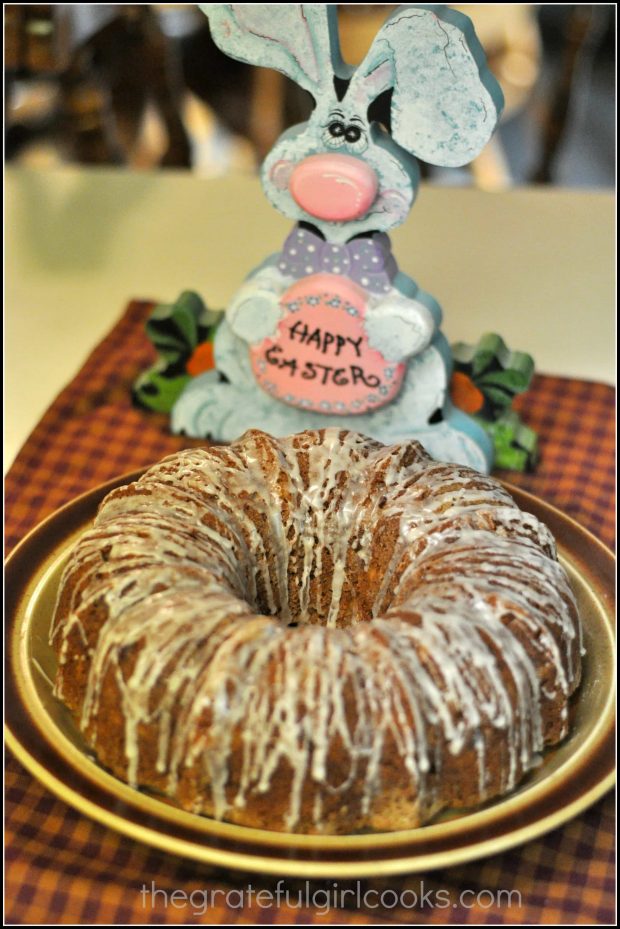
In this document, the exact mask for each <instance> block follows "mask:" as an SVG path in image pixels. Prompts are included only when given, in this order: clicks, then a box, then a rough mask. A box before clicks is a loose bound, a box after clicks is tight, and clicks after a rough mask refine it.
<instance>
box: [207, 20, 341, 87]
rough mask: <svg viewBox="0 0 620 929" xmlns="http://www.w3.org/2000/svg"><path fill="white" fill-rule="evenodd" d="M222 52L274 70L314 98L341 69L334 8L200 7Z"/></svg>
mask: <svg viewBox="0 0 620 929" xmlns="http://www.w3.org/2000/svg"><path fill="white" fill-rule="evenodd" d="M199 6H200V9H201V10H202V11H203V13H205V14H206V15H207V16H208V18H209V25H210V27H211V35H212V37H213V41H214V42H215V44H216V45H217V46H218V48H219V49H221V51H223V52H225V54H227V55H230V57H231V58H236V59H237V60H238V61H244V62H246V63H247V64H253V65H260V66H262V67H264V68H275V70H276V71H282V72H283V73H284V74H286V75H287V77H290V78H291V79H292V80H294V81H295V83H297V84H299V85H300V86H301V87H303V88H304V89H305V90H308V91H309V92H310V93H311V94H313V95H316V93H317V92H319V91H321V90H322V89H323V88H325V87H326V86H329V88H330V89H332V90H333V75H334V68H336V69H337V70H338V69H339V67H340V53H339V50H338V28H337V24H336V20H335V13H336V8H335V7H333V6H329V5H326V4H321V3H272V4H269V3H200V4H199Z"/></svg>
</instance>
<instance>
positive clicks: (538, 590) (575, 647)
mask: <svg viewBox="0 0 620 929" xmlns="http://www.w3.org/2000/svg"><path fill="white" fill-rule="evenodd" d="M51 641H52V643H53V646H54V648H55V650H56V652H57V655H58V673H57V679H56V694H57V696H58V697H59V698H60V699H61V700H62V701H64V703H65V704H66V705H67V706H68V707H69V708H70V709H71V711H72V712H73V714H74V715H75V716H76V718H77V719H78V721H79V724H80V726H81V729H82V731H83V733H84V736H85V739H86V740H87V742H88V744H89V745H90V746H92V749H93V750H94V752H95V753H96V756H97V758H98V760H99V761H100V763H101V764H102V765H104V766H105V767H106V768H108V769H109V770H111V771H112V772H113V773H114V774H116V775H117V776H118V777H120V778H122V779H123V780H124V781H126V782H127V783H129V784H130V785H132V786H133V787H145V788H150V789H151V790H155V791H159V792H161V793H163V794H165V795H167V796H168V797H170V798H173V799H174V800H175V801H176V802H177V803H178V804H179V805H180V806H181V807H183V808H185V809H187V810H190V811H193V812H196V813H202V814H206V815H208V816H212V817H215V818H217V819H220V820H227V821H229V822H235V823H240V824H244V825H249V826H257V827H263V828H266V829H275V830H288V831H293V832H309V833H312V832H326V833H350V832H356V831H360V830H366V829H379V830H392V829H401V828H406V827H414V826H418V825H421V824H424V823H426V822H428V820H429V819H430V818H431V817H432V816H433V815H434V814H435V813H436V812H437V811H438V810H440V809H441V808H443V807H451V808H457V807H471V806H473V805H476V804H480V803H482V802H483V801H485V800H487V799H489V798H492V797H497V796H499V795H502V794H504V793H506V792H507V791H510V790H511V789H512V788H513V787H515V785H516V784H518V783H519V781H520V780H521V779H522V777H523V776H524V774H525V773H526V772H527V771H528V770H529V769H531V768H532V767H533V766H535V765H536V764H537V763H538V762H539V760H540V752H541V750H542V749H543V747H544V746H545V745H549V744H552V743H555V742H557V741H558V740H559V739H561V738H562V737H563V736H564V735H565V734H566V732H567V728H568V716H567V709H568V700H569V697H570V695H571V694H572V693H573V691H574V690H575V688H576V687H577V685H578V683H579V678H580V667H581V630H580V625H579V619H578V616H577V611H576V606H575V600H574V597H573V594H572V592H571V589H570V587H569V583H568V580H567V577H566V575H565V572H564V570H563V569H562V567H561V566H560V565H559V563H558V561H557V558H556V553H555V545H554V541H553V539H552V537H551V535H550V533H549V531H548V530H547V529H546V528H545V526H543V525H542V524H541V523H540V522H539V521H538V520H537V519H536V518H535V517H534V516H532V515H529V514H527V513H524V512H522V511H521V510H520V509H519V508H518V507H517V506H516V504H515V503H514V501H513V500H512V498H511V497H510V496H509V494H508V493H507V492H506V491H505V490H504V489H503V488H502V486H501V485H500V484H499V483H498V482H497V481H495V480H493V479H492V478H489V477H486V476H484V475H482V474H479V473H478V472H476V471H473V470H470V469H468V468H466V467H463V466H460V465H454V464H445V463H439V462H437V461H434V460H432V459H431V458H429V456H428V455H427V454H426V452H425V451H424V450H423V448H422V446H421V445H419V444H418V443H417V442H408V443H404V444H401V445H395V446H392V447H389V446H384V445H382V444H381V443H379V442H376V441H374V440H372V439H368V438H366V437H364V436H362V435H358V434H356V433H353V432H348V431H343V430H339V429H336V428H334V429H324V430H319V431H312V432H302V433H299V434H298V435H293V436H290V437H288V438H283V439H275V438H272V437H271V436H269V435H267V434H265V433H263V432H260V431H258V430H250V431H248V432H246V433H245V435H243V436H242V438H240V439H239V440H238V441H237V442H235V443H233V444H232V445H230V446H227V447H211V448H200V449H190V450H187V451H183V452H179V453H178V454H175V455H172V456H170V457H168V458H166V459H164V460H163V461H162V462H160V463H159V464H157V465H155V466H154V467H152V468H150V470H148V471H147V472H146V473H145V474H144V476H143V477H141V478H140V480H139V481H137V482H135V483H132V484H129V485H128V486H125V487H121V488H120V489H117V490H114V491H112V492H111V493H110V494H108V496H107V497H106V498H105V500H104V501H103V503H102V504H101V506H100V509H99V513H98V515H97V518H96V521H95V524H94V527H93V528H92V529H90V530H89V531H87V532H86V534H85V535H84V536H83V537H82V538H81V539H80V541H79V542H78V544H77V546H76V547H75V550H74V551H73V553H72V554H71V557H70V560H69V563H68V564H67V567H66V569H65V571H64V574H63V577H62V580H61V584H60V590H59V595H58V602H57V606H56V611H55V616H54V620H53V625H52V630H51Z"/></svg>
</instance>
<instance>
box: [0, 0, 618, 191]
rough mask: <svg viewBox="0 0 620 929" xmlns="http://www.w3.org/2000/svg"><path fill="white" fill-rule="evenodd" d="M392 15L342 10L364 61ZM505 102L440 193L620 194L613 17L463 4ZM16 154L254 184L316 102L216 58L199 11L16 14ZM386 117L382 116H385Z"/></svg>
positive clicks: (11, 29) (52, 9) (69, 8)
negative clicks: (527, 188) (538, 190)
mask: <svg viewBox="0 0 620 929" xmlns="http://www.w3.org/2000/svg"><path fill="white" fill-rule="evenodd" d="M393 8H394V7H393V6H392V5H388V4H341V5H340V8H339V13H340V23H339V25H340V33H341V41H342V46H343V52H344V57H345V58H346V59H347V60H348V61H350V62H352V63H356V62H358V61H360V60H361V58H362V57H363V55H364V53H365V51H366V50H367V48H368V46H369V44H370V42H371V41H372V38H373V36H374V35H375V34H376V32H377V31H378V29H379V28H380V26H381V24H382V23H383V21H384V20H385V18H386V16H387V15H389V13H390V12H391V10H392V9H393ZM456 8H458V9H460V10H462V11H463V12H466V13H467V14H468V15H469V16H470V17H471V18H472V19H473V21H474V23H475V26H476V30H477V33H478V35H479V37H480V40H481V42H482V44H483V45H484V47H485V50H486V52H487V57H488V59H489V63H490V67H491V69H492V70H493V72H494V74H495V75H496V77H497V78H498V79H499V81H500V83H501V85H502V88H503V90H504V95H505V98H506V108H505V112H504V115H503V118H502V123H501V125H500V130H499V132H498V133H497V135H496V136H495V138H494V140H493V141H492V143H491V144H490V145H489V146H487V149H486V150H485V151H484V152H483V154H482V155H481V156H480V158H479V159H477V160H476V162H474V164H473V165H472V166H471V169H466V170H463V171H454V170H451V171H437V170H434V169H433V174H432V179H433V181H435V182H437V183H450V184H459V183H460V184H471V183H474V184H476V185H477V186H479V187H482V188H487V189H495V188H503V187H507V186H510V185H512V184H520V183H524V182H527V181H535V182H538V183H561V184H570V185H573V186H612V185H613V183H614V176H615V175H614V161H615V159H614V120H615V115H614V114H615V101H614V81H615V78H614V73H615V68H614V53H615V45H614V12H613V10H614V8H613V5H612V4H589V5H582V4H579V5H563V4H539V5H534V4H463V5H457V6H456ZM5 74H6V84H5V86H6V91H5V93H6V112H7V124H6V154H7V158H8V160H10V161H13V160H15V161H19V162H20V163H26V164H35V165H36V164H40V165H45V164H58V163H66V162H69V163H78V164H118V165H125V166H128V167H131V168H151V167H158V166H162V167H166V166H172V167H187V168H189V167H191V168H193V169H194V170H196V171H198V172H201V173H208V174H216V173H224V172H228V171H236V170H241V171H253V170H255V169H256V166H257V164H258V163H259V162H260V161H261V160H262V158H263V157H264V155H265V154H266V152H267V151H268V150H269V148H270V147H271V145H272V144H273V142H274V140H275V139H276V138H277V136H278V135H279V133H280V132H281V131H282V130H283V129H284V128H286V127H287V126H289V125H292V124H293V123H296V122H300V121H303V119H305V118H306V117H307V115H308V113H309V111H310V107H311V101H310V99H309V97H308V95H307V94H305V93H304V91H301V90H299V88H297V87H295V86H294V85H293V84H292V83H291V82H290V81H288V79H287V78H285V77H284V76H282V75H280V74H278V73H277V72H274V71H271V70H268V69H264V70H263V69H257V68H249V67H247V66H246V65H243V64H241V63H239V62H234V61H232V60H231V59H229V58H227V57H226V56H224V55H223V54H222V53H221V52H219V50H218V49H217V48H216V47H215V46H214V44H213V42H212V41H211V38H210V35H209V28H208V24H207V20H206V18H205V17H204V16H203V14H202V13H201V12H200V11H199V10H198V9H197V8H196V7H195V6H191V5H188V4H168V5H166V4H163V5H162V4H152V5H121V4H111V5H88V4H76V5H55V6H54V5H47V6H46V5H39V4H30V5H26V4H19V5H17V4H15V5H12V4H9V5H6V6H5ZM375 116H376V118H379V119H380V118H381V113H380V112H378V113H377V114H375Z"/></svg>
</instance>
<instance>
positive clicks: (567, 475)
mask: <svg viewBox="0 0 620 929" xmlns="http://www.w3.org/2000/svg"><path fill="white" fill-rule="evenodd" d="M150 307H151V304H149V303H147V302H138V301H135V302H133V303H131V304H130V305H129V307H128V308H127V310H126V312H125V314H124V315H123V317H122V319H121V320H120V321H119V323H118V324H117V325H116V326H115V327H114V329H113V330H112V332H111V333H110V334H109V335H108V336H107V338H106V339H105V340H104V341H103V342H102V343H101V344H100V345H99V346H98V347H97V348H96V349H95V351H94V352H93V353H92V355H91V356H90V357H89V359H88V360H87V362H86V363H85V365H84V367H83V368H82V370H81V371H80V372H79V374H78V375H77V377H76V378H75V379H74V380H73V381H72V382H71V384H70V385H69V386H68V387H67V388H66V389H65V390H64V391H63V392H62V393H61V394H60V395H59V397H57V399H56V400H55V401H54V403H53V404H52V406H51V407H50V409H49V410H48V411H47V413H46V414H45V415H44V417H43V419H42V420H41V422H40V423H39V424H38V426H37V427H36V429H35V430H34V432H33V433H32V435H31V436H30V438H29V439H28V441H27V442H26V444H25V445H24V447H23V448H22V450H21V451H20V453H19V455H18V457H17V459H16V461H15V463H14V465H13V467H12V468H11V470H10V472H9V473H8V475H7V478H6V512H7V521H6V537H7V548H9V549H10V548H11V547H12V546H13V545H14V544H15V543H16V542H17V541H19V539H21V538H22V537H23V536H24V535H25V533H26V532H27V531H28V530H29V529H31V528H32V527H33V526H34V525H36V523H38V522H39V521H40V520H41V519H42V518H43V517H45V516H46V515H48V514H49V513H51V512H52V511H54V510H55V509H57V508H58V507H59V506H61V505H62V504H63V503H66V502H67V501H69V500H71V499H72V498H73V497H75V496H76V495H77V494H79V493H81V492H83V491H84V490H87V489H89V488H91V487H94V486H96V485H97V484H100V483H102V482H103V481H107V480H109V479H110V478H113V477H116V476H117V475H119V474H121V473H124V472H126V471H131V470H133V469H136V468H140V467H143V466H146V465H149V464H152V463H153V462H155V461H157V460H158V459H160V458H161V457H163V456H164V455H166V454H170V453H171V452H174V451H176V450H178V449H181V448H183V447H187V446H188V445H192V444H195V445H198V444H201V443H200V442H197V441H192V440H188V439H187V438H184V437H174V436H171V435H169V433H168V431H167V418H166V417H164V416H159V415H157V414H148V413H145V412H143V411H141V410H137V409H135V408H133V407H132V405H131V401H130V388H131V384H132V382H133V380H134V379H135V377H136V375H137V373H138V372H140V371H142V370H143V369H144V368H145V367H147V366H148V365H149V364H151V363H152V361H153V360H154V357H153V352H152V349H151V346H150V345H149V343H148V342H147V339H146V338H145V336H144V330H143V324H144V321H145V320H146V317H147V315H148V313H149V310H150ZM520 407H521V412H522V416H523V418H524V420H525V422H526V423H527V424H528V425H530V426H531V427H532V428H534V429H536V430H538V431H539V432H540V436H541V452H542V457H541V462H540V464H539V466H538V468H537V471H536V473H535V474H533V475H521V474H515V473H514V472H510V473H503V474H502V475H501V476H502V477H505V478H506V479H507V480H510V481H512V482H513V483H515V484H518V485H519V486H520V487H523V488H524V489H525V490H528V491H530V492H532V493H534V494H536V495H538V496H540V497H542V498H543V499H544V500H546V501H547V502H549V503H552V504H554V505H555V506H557V507H559V508H560V509H561V510H563V511H564V512H566V513H568V514H570V515H571V516H572V517H574V518H575V519H577V520H578V521H579V522H580V523H582V524H583V525H584V526H586V527H587V528H589V529H590V530H591V531H592V532H594V533H595V534H596V535H597V536H598V537H599V538H601V539H602V540H603V541H604V542H606V543H607V544H608V545H612V544H613V541H614V526H615V522H614V487H615V483H614V477H615V466H614V448H615V433H614V422H615V418H614V415H615V414H614V392H613V390H612V389H611V388H610V387H607V386H605V385H602V384H596V383H590V382H585V381H574V380H566V379H562V378H554V377H546V376H537V377H536V379H535V382H534V384H533V386H532V388H531V390H530V391H529V392H528V394H527V395H526V396H525V397H523V398H521V401H520ZM6 787H7V789H6V810H7V821H6V854H7V867H6V910H5V918H6V921H7V922H8V923H19V924H24V923H43V924H56V923H77V924H81V923H88V924H93V923H112V924H134V923H138V924H139V923H189V924H199V923H208V924H213V923H241V924H257V923H282V924H291V923H301V924H306V923H327V924H333V923H343V924H366V923H368V924H373V923H377V924H385V923H386V922H388V923H389V922H394V923H400V924H402V923H442V924H455V925H459V924H464V923H470V924H485V923H510V924H515V923H517V924H550V923H558V924H565V925H566V924H576V923H596V924H608V923H609V924H611V923H613V922H614V891H615V884H614V873H615V872H614V834H615V833H614V827H615V818H614V806H613V797H612V796H611V795H608V796H607V797H605V798H604V799H603V800H601V801H599V802H598V803H597V804H596V805H595V806H593V807H592V808H591V809H589V810H588V811H586V812H585V813H583V814H582V815H581V816H579V817H578V818H576V819H574V820H573V821H572V822H570V823H568V824H567V825H566V826H564V827H562V828H560V829H557V830H555V831H554V832H551V833H549V834H548V835H547V836H544V837H543V838H542V839H539V840H538V841H535V842H531V843H529V844H528V845H526V846H523V847H522V848H519V849H516V850H513V851H510V852H505V853H503V854H501V855H496V856H494V857H492V858H487V859H485V860H482V861H478V862H474V863H472V864H469V865H463V866H459V867H456V868H451V869H447V870H439V871H433V872H429V873H428V874H425V875H423V876H420V875H416V876H401V877H389V878H380V879H379V878H377V879H366V880H362V881H359V882H356V881H343V880H339V881H328V880H325V881H293V880H288V879H283V880H282V881H280V882H278V880H277V879H276V878H261V877H260V876H259V875H249V874H247V875H244V874H242V873H239V872H230V871H224V870H221V869H216V868H210V867H207V866H205V865H201V864H196V863H193V862H189V861H186V860H183V859H181V858H177V857H174V856H171V855H166V854H165V853H162V852H159V851H155V850H152V849H150V848H148V847H146V846H143V845H140V844H138V843H136V842H133V841H131V840H130V839H127V838H124V837H123V836H120V835H118V834H116V833H115V832H112V831H110V830H108V829H106V828H105V827H103V826H100V825H99V824H97V823H94V822H91V821H90V820H88V819H86V818H85V817H83V816H82V815H81V814H80V813H78V812H75V811H74V810H73V809H72V808H70V807H68V806H66V805H65V804H64V803H63V802H61V801H60V800H57V799H56V798H55V797H53V796H52V795H51V794H50V793H48V792H47V790H46V789H45V788H43V787H42V786H40V785H39V784H38V782H37V781H36V780H34V779H33V778H32V777H31V776H30V774H28V773H27V772H26V771H25V770H24V769H23V768H22V767H21V765H19V764H18V763H17V762H16V761H15V760H13V759H12V758H11V757H9V758H8V769H7V784H6ZM175 892H176V893H175ZM261 892H262V893H261Z"/></svg>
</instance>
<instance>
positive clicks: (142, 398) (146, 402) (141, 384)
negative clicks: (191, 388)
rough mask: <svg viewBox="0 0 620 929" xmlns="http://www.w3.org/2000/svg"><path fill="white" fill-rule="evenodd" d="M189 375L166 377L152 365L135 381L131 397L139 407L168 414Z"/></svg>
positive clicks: (164, 372) (156, 366) (164, 373)
mask: <svg viewBox="0 0 620 929" xmlns="http://www.w3.org/2000/svg"><path fill="white" fill-rule="evenodd" d="M190 379H191V378H190V376H189V374H177V375H175V376H172V377H171V376H170V375H166V369H164V370H161V369H160V368H159V366H158V365H154V366H153V367H152V368H150V369H149V370H148V371H145V372H144V374H141V375H140V377H139V378H138V379H137V380H136V381H135V383H134V386H133V397H134V400H135V401H136V403H138V404H139V406H142V407H145V408H146V409H148V410H154V411H155V412H157V413H169V412H170V411H171V410H172V407H173V406H174V404H175V403H176V401H177V400H178V398H179V397H180V395H181V393H182V391H183V389H184V387H185V385H186V384H187V382H188V381H189V380H190Z"/></svg>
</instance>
